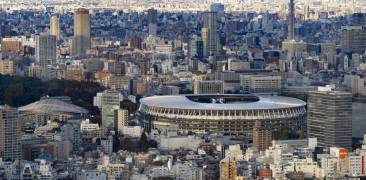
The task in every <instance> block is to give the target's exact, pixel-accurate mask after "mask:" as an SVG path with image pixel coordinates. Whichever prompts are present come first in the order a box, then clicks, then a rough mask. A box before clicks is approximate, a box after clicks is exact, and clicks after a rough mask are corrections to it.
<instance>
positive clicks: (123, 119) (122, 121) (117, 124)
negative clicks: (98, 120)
mask: <svg viewBox="0 0 366 180" xmlns="http://www.w3.org/2000/svg"><path fill="white" fill-rule="evenodd" d="M128 116H129V114H128V110H126V109H120V108H118V109H115V110H114V131H115V132H116V133H117V132H120V131H122V129H123V127H124V126H127V121H128Z"/></svg>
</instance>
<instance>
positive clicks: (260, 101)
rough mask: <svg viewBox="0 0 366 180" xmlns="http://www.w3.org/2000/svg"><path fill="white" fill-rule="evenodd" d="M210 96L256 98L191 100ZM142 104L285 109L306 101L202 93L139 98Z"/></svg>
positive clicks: (230, 108)
mask: <svg viewBox="0 0 366 180" xmlns="http://www.w3.org/2000/svg"><path fill="white" fill-rule="evenodd" d="M210 96H212V98H217V97H218V98H221V97H222V98H224V99H225V98H232V97H238V98H245V97H250V98H253V97H255V98H257V100H254V101H253V100H249V101H246V102H240V101H239V102H235V103H202V102H197V101H192V100H191V98H192V97H193V98H194V97H198V98H199V97H210ZM140 103H141V104H142V105H147V106H154V107H162V108H172V109H193V110H258V109H259V110H268V109H286V108H296V107H303V106H306V103H305V102H304V101H302V100H300V99H296V98H291V97H285V96H274V95H258V96H257V95H253V94H250V95H241V94H211V95H208V94H204V95H172V96H151V97H146V98H142V99H141V100H140Z"/></svg>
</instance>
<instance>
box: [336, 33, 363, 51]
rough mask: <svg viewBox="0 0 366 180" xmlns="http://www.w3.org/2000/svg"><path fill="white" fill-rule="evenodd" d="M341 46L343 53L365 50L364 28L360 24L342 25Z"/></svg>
mask: <svg viewBox="0 0 366 180" xmlns="http://www.w3.org/2000/svg"><path fill="white" fill-rule="evenodd" d="M341 47H342V51H343V52H345V53H360V54H363V53H364V52H365V51H366V29H364V28H362V26H343V27H342V34H341Z"/></svg>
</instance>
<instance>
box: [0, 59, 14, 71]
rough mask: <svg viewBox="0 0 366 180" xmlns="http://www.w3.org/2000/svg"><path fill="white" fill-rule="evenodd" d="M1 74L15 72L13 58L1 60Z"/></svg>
mask: <svg viewBox="0 0 366 180" xmlns="http://www.w3.org/2000/svg"><path fill="white" fill-rule="evenodd" d="M0 74H2V75H13V74H14V63H13V61H11V60H2V61H1V60H0Z"/></svg>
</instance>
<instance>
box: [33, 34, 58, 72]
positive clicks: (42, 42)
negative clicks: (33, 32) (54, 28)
mask: <svg viewBox="0 0 366 180" xmlns="http://www.w3.org/2000/svg"><path fill="white" fill-rule="evenodd" d="M56 43H57V40H56V36H54V35H49V34H43V35H39V36H37V40H36V61H37V63H38V64H40V65H42V66H46V65H50V64H56V57H57V55H56Z"/></svg>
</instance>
